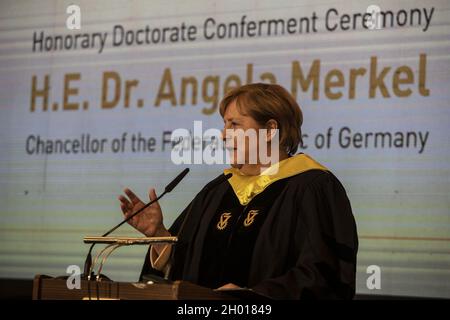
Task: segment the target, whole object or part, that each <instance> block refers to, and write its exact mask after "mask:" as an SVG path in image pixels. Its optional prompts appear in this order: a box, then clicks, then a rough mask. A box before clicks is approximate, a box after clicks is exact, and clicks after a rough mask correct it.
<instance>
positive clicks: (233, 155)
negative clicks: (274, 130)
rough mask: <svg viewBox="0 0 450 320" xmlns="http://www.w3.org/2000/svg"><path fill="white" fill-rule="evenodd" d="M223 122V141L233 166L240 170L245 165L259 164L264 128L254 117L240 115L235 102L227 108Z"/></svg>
mask: <svg viewBox="0 0 450 320" xmlns="http://www.w3.org/2000/svg"><path fill="white" fill-rule="evenodd" d="M223 121H224V130H223V131H222V139H223V140H224V142H225V147H226V148H227V150H228V151H229V152H230V162H231V166H232V167H234V168H239V169H240V168H242V166H243V165H249V164H250V165H252V164H257V163H258V162H259V159H258V150H259V149H258V144H259V142H258V141H259V137H260V136H259V134H260V132H259V129H263V127H262V126H261V125H259V124H258V122H256V120H255V119H253V118H252V117H250V116H248V115H245V114H242V113H240V112H239V109H238V108H237V106H236V102H235V101H233V102H231V103H230V104H229V105H228V107H227V108H226V110H225V114H224V115H223ZM261 138H263V137H261Z"/></svg>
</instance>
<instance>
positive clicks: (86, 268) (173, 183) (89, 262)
mask: <svg viewBox="0 0 450 320" xmlns="http://www.w3.org/2000/svg"><path fill="white" fill-rule="evenodd" d="M188 172H189V168H186V169H184V170H183V171H182V172H181V173H180V174H179V175H178V176H176V177H175V179H173V180H172V181H171V182H170V183H169V184H168V185H167V186H166V187H165V188H164V192H163V193H162V194H161V195H159V196H158V197H157V198H156V199H153V200H151V201H150V202H149V203H147V204H146V205H145V206H143V207H142V208H140V209H139V210H137V211H136V212H135V213H133V214H132V215H131V216H129V217H127V218H126V219H124V220H123V221H122V222H120V223H119V224H117V225H116V226H115V227H113V228H111V229H110V230H109V231H107V232H105V233H104V234H103V235H102V237H106V236H108V235H109V234H110V233H112V232H113V231H114V230H116V229H117V228H119V227H120V226H121V225H123V224H124V223H126V222H128V221H129V220H131V219H132V218H133V217H134V216H136V215H137V214H139V213H141V212H142V211H143V210H144V209H145V208H147V207H149V206H151V205H152V204H153V203H155V202H157V201H158V200H159V199H161V198H162V197H163V196H164V195H165V194H166V193H169V192H171V191H172V190H173V189H174V188H175V187H176V186H177V185H178V184H179V183H180V181H181V180H183V178H184V177H185V176H186V175H187V174H188ZM94 246H95V243H93V244H92V245H91V247H90V248H89V252H88V254H87V256H86V260H85V262H84V277H86V278H87V277H88V276H89V270H90V268H91V265H92V249H93V248H94Z"/></svg>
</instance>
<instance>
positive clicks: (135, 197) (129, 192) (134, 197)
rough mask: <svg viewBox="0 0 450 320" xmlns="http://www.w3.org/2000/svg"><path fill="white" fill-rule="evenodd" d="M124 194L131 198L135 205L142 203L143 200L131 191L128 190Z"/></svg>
mask: <svg viewBox="0 0 450 320" xmlns="http://www.w3.org/2000/svg"><path fill="white" fill-rule="evenodd" d="M124 192H125V194H126V195H127V196H128V198H130V200H131V202H132V203H133V204H135V203H139V202H141V200H140V199H139V198H138V197H137V196H136V195H135V194H134V192H133V191H131V190H130V189H128V188H126V189H125V190H124Z"/></svg>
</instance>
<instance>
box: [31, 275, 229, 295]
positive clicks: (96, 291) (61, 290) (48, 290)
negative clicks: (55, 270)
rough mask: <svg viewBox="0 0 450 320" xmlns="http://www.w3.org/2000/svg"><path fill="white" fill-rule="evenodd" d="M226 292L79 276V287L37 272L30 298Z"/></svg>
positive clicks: (182, 283)
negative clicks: (91, 279) (69, 287)
mask: <svg viewBox="0 0 450 320" xmlns="http://www.w3.org/2000/svg"><path fill="white" fill-rule="evenodd" d="M230 299H236V298H233V297H232V296H230V295H227V294H226V293H222V292H217V291H213V290H211V289H209V288H205V287H201V286H198V285H195V284H192V283H190V282H187V281H174V282H172V283H153V284H146V283H132V282H114V281H109V280H102V281H100V282H96V281H87V280H81V288H80V289H68V288H67V284H66V279H62V278H52V277H48V276H43V275H36V277H35V278H34V282H33V300H230Z"/></svg>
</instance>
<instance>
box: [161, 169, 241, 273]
mask: <svg viewBox="0 0 450 320" xmlns="http://www.w3.org/2000/svg"><path fill="white" fill-rule="evenodd" d="M232 176H233V174H232V173H227V174H225V175H223V176H220V177H219V178H217V179H216V180H213V181H211V182H210V183H208V184H207V185H206V186H205V187H204V188H203V190H202V191H203V192H206V191H210V190H212V189H214V188H215V187H217V186H218V185H220V184H222V183H223V182H224V181H227V180H228V179H230V178H231V177H232ZM191 212H192V208H189V211H188V212H187V213H186V216H185V217H184V219H183V222H182V223H181V226H180V229H179V230H178V233H177V238H178V239H179V238H180V236H181V235H182V233H183V231H184V228H185V225H186V222H187V221H188V220H189V217H190V215H191ZM176 246H177V245H175V246H173V247H172V252H171V254H170V258H169V259H170V261H169V266H168V268H167V271H166V274H165V277H164V278H165V280H168V279H169V277H170V272H171V270H172V265H173V261H174V258H175V249H176Z"/></svg>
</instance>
